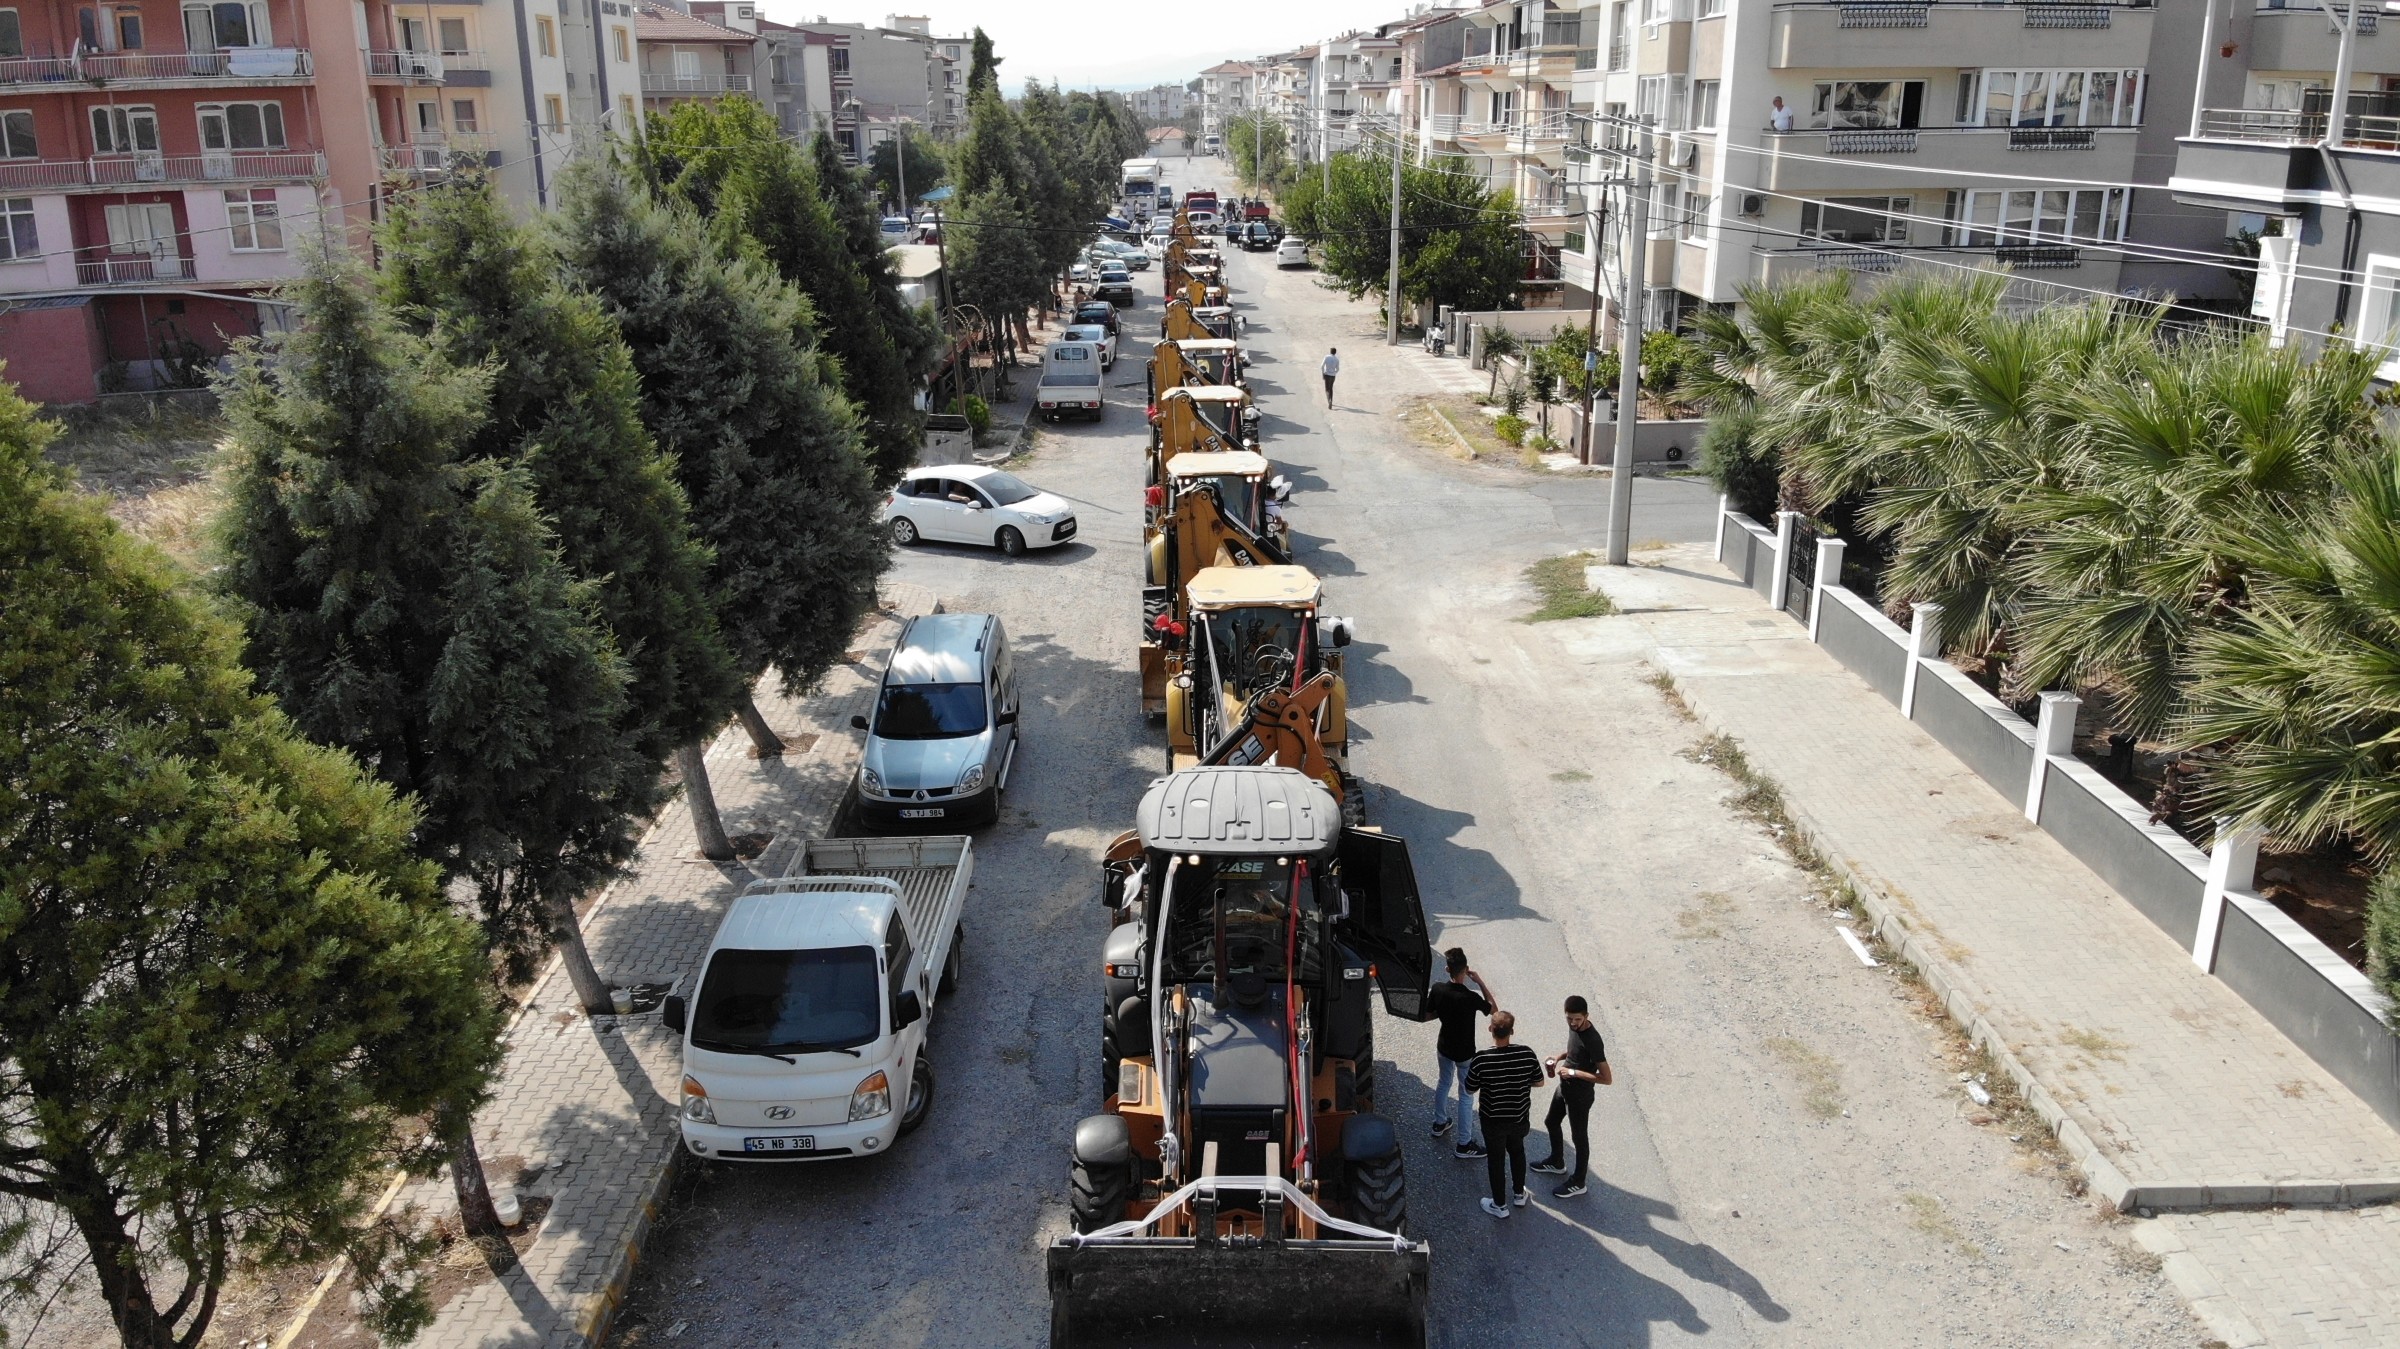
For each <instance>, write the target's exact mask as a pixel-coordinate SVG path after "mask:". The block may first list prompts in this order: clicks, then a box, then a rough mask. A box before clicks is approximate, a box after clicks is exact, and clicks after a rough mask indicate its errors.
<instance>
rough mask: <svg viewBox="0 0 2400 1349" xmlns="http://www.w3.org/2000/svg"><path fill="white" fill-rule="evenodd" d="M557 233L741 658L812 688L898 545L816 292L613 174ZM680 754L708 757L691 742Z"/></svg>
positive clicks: (561, 215)
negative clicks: (663, 466)
mask: <svg viewBox="0 0 2400 1349" xmlns="http://www.w3.org/2000/svg"><path fill="white" fill-rule="evenodd" d="M551 237H552V239H553V240H554V246H555V248H556V250H557V254H558V257H559V259H560V265H561V266H562V268H563V269H564V271H565V273H566V275H567V277H568V278H569V279H570V280H571V281H572V282H574V283H575V284H577V285H580V286H583V287H585V288H587V289H588V290H590V291H591V293H592V294H593V295H594V296H596V297H597V298H598V299H599V301H600V304H601V307H602V309H603V310H604V311H605V312H606V313H607V314H608V315H609V317H611V318H612V319H614V320H615V321H616V323H617V327H618V330H619V331H620V332H621V333H622V334H623V335H624V338H625V343H626V346H627V347H628V348H629V349H630V350H631V351H632V353H633V362H634V367H635V369H636V370H637V371H639V372H640V375H641V384H642V421H643V423H644V424H645V425H647V426H648V427H649V428H650V431H651V434H652V435H653V436H655V437H657V439H658V443H659V446H660V448H662V449H664V450H665V451H667V452H668V453H669V454H670V455H671V456H672V458H673V460H674V462H675V465H676V472H677V475H678V477H679V479H680V480H681V482H682V484H683V488H684V493H685V495H686V496H687V497H688V498H689V499H690V501H691V504H692V520H693V524H694V526H695V527H696V528H697V530H698V531H699V534H700V536H701V538H702V539H703V540H704V541H706V542H707V543H709V544H710V545H711V546H712V547H713V548H714V549H715V554H716V560H715V565H714V567H713V568H712V570H711V573H710V580H711V585H712V590H713V596H714V599H715V603H716V607H717V616H718V624H719V627H720V628H721V629H722V631H723V632H724V633H725V635H726V637H727V639H728V640H729V641H730V642H731V644H732V646H733V651H734V659H735V663H736V665H737V666H738V667H739V668H740V669H742V670H743V671H744V672H746V673H747V672H758V671H763V670H764V669H766V668H767V667H768V666H770V665H771V666H773V667H775V668H776V669H777V670H778V671H779V672H780V673H781V676H782V680H783V686H784V687H785V688H786V689H787V690H790V691H793V692H798V691H801V690H804V689H806V688H808V687H810V686H811V685H813V684H814V683H815V682H816V681H817V680H818V679H819V678H820V677H821V676H822V675H823V674H824V673H825V671H826V670H828V669H830V668H832V666H833V664H834V663H835V662H836V661H838V660H840V659H841V657H842V654H843V652H844V651H845V650H846V649H847V648H848V645H849V642H850V638H851V635H852V634H853V633H854V632H856V631H857V628H858V623H859V620H860V619H862V618H864V617H865V616H866V614H867V612H868V611H869V610H870V609H872V608H873V607H874V604H875V582H876V578H877V577H878V576H880V575H881V574H882V572H883V569H884V568H885V567H886V566H888V565H890V560H891V552H890V544H889V541H888V540H887V538H886V536H885V535H884V532H883V531H882V529H881V528H879V527H878V526H877V523H876V516H877V512H878V509H879V507H880V505H881V496H880V494H879V493H878V492H877V491H876V490H875V485H874V481H873V478H872V476H871V474H870V472H869V470H868V461H867V457H866V454H865V452H864V449H863V447H862V446H861V444H860V437H859V427H858V417H857V414H856V412H855V411H854V410H853V409H852V407H851V405H850V402H849V400H848V399H847V398H845V397H844V396H843V395H842V393H841V390H840V386H839V373H838V370H836V369H834V368H833V367H835V366H836V365H837V363H836V362H833V361H830V360H828V359H826V358H825V357H824V356H823V355H821V354H820V353H819V351H818V350H817V349H816V347H815V344H814V340H813V331H812V328H813V325H812V322H811V316H810V313H809V306H808V301H807V299H806V298H805V297H804V296H802V295H801V294H800V293H799V292H798V291H797V290H795V289H794V288H792V287H791V286H790V285H789V284H787V283H786V282H784V281H783V280H781V279H780V278H779V277H777V276H776V275H775V273H774V271H773V270H772V269H771V268H769V267H768V266H766V265H765V264H764V263H763V262H760V261H758V260H756V259H753V258H746V257H735V256H729V255H728V253H727V251H726V250H725V249H723V248H722V247H720V246H719V244H718V243H717V242H715V241H712V240H711V239H710V238H709V237H708V234H707V232H706V230H705V229H704V228H703V227H702V226H701V225H700V223H699V222H698V220H696V219H695V218H694V217H692V216H691V215H690V214H689V213H688V212H685V211H681V210H677V209H675V208H672V207H669V206H667V205H664V204H662V203H660V202H658V201H657V200H655V199H654V198H652V197H651V196H650V194H648V193H647V192H645V191H643V190H642V189H641V188H640V187H639V186H638V185H637V184H636V183H635V182H633V181H632V180H631V179H630V178H629V177H628V176H627V174H626V171H625V170H624V169H623V168H621V167H619V166H617V165H614V164H602V163H596V162H587V163H583V164H578V165H576V166H575V167H573V168H572V169H570V170H569V171H568V172H567V173H566V174H564V175H562V177H561V180H560V204H559V210H558V212H557V213H556V215H555V216H554V218H553V219H552V221H551ZM755 716H756V713H755V709H753V710H752V711H751V712H750V714H749V716H747V717H745V720H746V721H754V720H755ZM761 729H763V722H760V723H757V724H755V725H753V727H752V735H753V738H756V737H757V735H758V732H759V730H761ZM683 758H684V759H685V760H686V761H687V762H688V761H690V760H695V759H697V758H698V755H697V753H696V752H695V751H693V750H692V749H691V748H690V747H687V749H686V751H685V752H684V755H683Z"/></svg>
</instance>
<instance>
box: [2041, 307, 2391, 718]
mask: <svg viewBox="0 0 2400 1349" xmlns="http://www.w3.org/2000/svg"><path fill="white" fill-rule="evenodd" d="M2373 367H2374V360H2373V359H2372V358H2371V357H2366V356H2361V355H2359V354H2358V353H2355V352H2347V351H2340V350H2334V351H2328V352H2327V353H2326V354H2325V355H2323V356H2322V357H2319V358H2318V359H2316V360H2313V361H2311V360H2307V359H2304V358H2303V357H2302V356H2301V355H2300V354H2299V353H2298V352H2297V351H2295V350H2293V349H2290V348H2285V349H2282V350H2277V349H2274V348H2271V347H2269V346H2268V345H2267V344H2266V341H2265V339H2264V338H2263V337H2256V336H2253V337H2248V338H2234V337H2218V338H2209V339H2200V340H2194V341H2188V342H2184V343H2181V344H2178V345H2175V346H2172V347H2160V346H2157V345H2154V344H2146V345H2144V346H2143V347H2142V348H2140V349H2139V351H2138V353H2137V354H2136V355H2135V358H2134V359H2133V361H2132V362H2131V363H2130V364H2129V365H2127V366H2126V367H2124V368H2123V369H2122V370H2121V371H2119V372H2117V374H2116V377H2114V378H2108V379H2095V380H2087V381H2084V382H2082V383H2081V384H2080V385H2079V386H2077V387H2076V388H2074V389H2072V390H2070V391H2068V396H2067V397H2066V399H2065V400H2064V407H2065V410H2066V411H2067V413H2068V416H2069V422H2070V425H2071V426H2072V427H2073V428H2074V430H2073V440H2074V450H2073V453H2072V455H2071V456H2070V460H2069V462H2068V464H2067V466H2066V473H2065V475H2064V479H2065V480H2064V481H2063V482H2061V483H2060V484H2059V485H2057V486H2055V487H2053V486H2049V485H2044V486H2042V487H2041V488H2039V489H2037V490H2036V491H2035V492H2033V493H2032V494H2030V496H2029V499H2028V500H2027V502H2026V503H2025V505H2024V507H2023V509H2022V512H2021V518H2022V519H2023V521H2024V523H2025V528H2026V529H2027V531H2028V542H2029V545H2030V546H2028V547H2027V548H2025V549H2024V550H2022V552H2021V553H2020V554H2019V559H2018V572H2019V579H2020V582H2021V584H2022V586H2023V589H2024V591H2025V595H2026V598H2025V602H2024V608H2023V613H2022V617H2021V621H2020V624H2019V627H2020V641H2019V646H2020V650H2019V653H2018V659H2019V663H2020V664H2019V670H2018V674H2019V677H2020V678H2021V680H2022V681H2023V683H2024V685H2025V686H2026V687H2027V688H2054V687H2059V686H2064V685H2072V686H2074V687H2077V688H2081V689H2086V690H2099V691H2101V692H2103V693H2105V694H2106V695H2107V703H2108V707H2109V714H2110V719H2111V724H2110V729H2111V730H2112V731H2113V732H2114V733H2116V734H2117V735H2119V736H2122V737H2128V738H2135V739H2138V738H2146V737H2149V736H2151V735H2154V734H2156V733H2157V732H2158V731H2159V730H2160V729H2161V728H2162V727H2163V726H2164V725H2165V724H2166V723H2167V722H2168V720H2169V719H2170V718H2171V716H2172V715H2173V711H2174V705H2175V702H2176V699H2177V696H2178V691H2179V690H2180V688H2181V687H2182V685H2183V683H2184V680H2185V678H2186V676H2187V672H2186V670H2185V663H2186V656H2187V652H2188V651H2189V649H2190V645H2191V642H2192V639H2193V636H2194V634H2195V632H2196V631H2198V630H2199V629H2200V628H2201V627H2203V626H2206V625H2210V624H2216V623H2222V622H2223V621H2225V620H2226V619H2227V618H2228V617H2229V616H2230V615H2231V614H2233V613H2235V612H2237V611H2238V610H2240V609H2241V608H2242V607H2243V606H2244V605H2245V604H2247V603H2248V599H2249V577H2248V568H2247V564H2246V563H2245V562H2244V560H2243V556H2242V554H2243V552H2244V549H2245V547H2246V546H2247V543H2248V541H2250V540H2254V539H2255V538H2256V537H2257V536H2258V531H2259V530H2260V529H2261V528H2263V527H2265V526H2267V525H2270V524H2276V523H2280V524H2284V525H2288V524H2290V523H2292V522H2294V521H2297V520H2300V519H2302V518H2304V517H2305V516H2307V515H2309V514H2312V513H2314V512H2315V511H2317V510H2318V509H2319V508H2320V506H2321V503H2322V502H2324V501H2325V500H2326V499H2327V498H2328V497H2329V496H2330V495H2331V494H2332V492H2333V489H2334V482H2335V477H2336V475H2337V474H2338V472H2339V471H2340V470H2341V469H2342V468H2343V467H2344V466H2346V465H2350V464H2354V463H2356V462H2357V461H2358V460H2359V458H2360V457H2361V456H2362V455H2364V454H2367V453H2369V452H2370V449H2371V446H2372V445H2373V441H2374V435H2375V425H2374V422H2375V415H2376V411H2375V408H2374V405H2373V404H2372V403H2370V402H2369V401H2368V397H2367V395H2368V393H2369V392H2370V390H2371V389H2372V387H2373V373H2374V371H2373Z"/></svg>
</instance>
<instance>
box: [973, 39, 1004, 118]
mask: <svg viewBox="0 0 2400 1349" xmlns="http://www.w3.org/2000/svg"><path fill="white" fill-rule="evenodd" d="M969 53H970V58H971V59H970V60H969V61H968V64H967V99H968V101H969V102H973V101H974V99H975V98H976V96H977V95H979V94H984V93H993V94H997V93H998V92H999V91H1000V58H999V57H997V56H994V55H993V54H992V39H991V38H990V36H989V35H987V34H986V33H985V32H984V31H983V27H982V25H980V24H978V25H977V26H976V28H975V39H974V41H973V43H972V44H971V45H970V49H969Z"/></svg>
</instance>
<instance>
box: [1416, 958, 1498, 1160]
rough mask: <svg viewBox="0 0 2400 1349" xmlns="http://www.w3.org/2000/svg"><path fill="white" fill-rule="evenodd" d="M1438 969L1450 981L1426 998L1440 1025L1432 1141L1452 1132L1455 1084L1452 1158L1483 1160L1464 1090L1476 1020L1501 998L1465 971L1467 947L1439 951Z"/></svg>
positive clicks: (1470, 1104) (1493, 1009) (1471, 1106)
mask: <svg viewBox="0 0 2400 1349" xmlns="http://www.w3.org/2000/svg"><path fill="white" fill-rule="evenodd" d="M1442 964H1443V967H1444V968H1446V969H1448V970H1449V971H1450V978H1449V979H1448V980H1447V981H1445V982H1443V983H1439V984H1435V985H1434V986H1433V991H1432V992H1431V993H1429V994H1427V995H1426V997H1425V1010H1426V1011H1428V1012H1431V1013H1432V1014H1433V1016H1434V1019H1435V1020H1437V1021H1439V1022H1441V1024H1442V1031H1441V1035H1440V1037H1439V1038H1438V1039H1436V1040H1435V1041H1434V1049H1433V1056H1434V1059H1435V1062H1436V1063H1437V1065H1438V1066H1439V1068H1440V1070H1441V1075H1440V1077H1439V1078H1438V1079H1437V1080H1438V1081H1439V1082H1440V1085H1439V1086H1437V1087H1435V1088H1434V1091H1433V1136H1434V1137H1436V1138H1440V1137H1442V1136H1443V1135H1445V1134H1448V1133H1449V1132H1450V1088H1451V1087H1452V1085H1453V1084H1455V1085H1456V1086H1457V1088H1458V1121H1459V1126H1458V1145H1457V1148H1456V1151H1455V1153H1454V1155H1456V1156H1460V1157H1481V1156H1482V1155H1483V1151H1484V1149H1483V1143H1482V1141H1481V1140H1480V1139H1478V1138H1477V1137H1476V1134H1475V1104H1474V1101H1473V1100H1472V1098H1471V1097H1470V1095H1469V1093H1468V1091H1467V1061H1468V1060H1470V1059H1472V1058H1474V1057H1475V1018H1476V1017H1477V1016H1488V1015H1490V1014H1491V1013H1493V1012H1496V1011H1498V1010H1500V999H1499V998H1498V996H1496V995H1495V994H1494V993H1493V992H1492V988H1491V985H1489V984H1487V983H1485V982H1484V981H1483V976H1482V975H1480V974H1477V973H1476V972H1475V971H1474V970H1472V969H1469V968H1468V967H1467V953H1466V950H1465V948H1463V947H1457V946H1453V947H1451V948H1450V949H1449V950H1448V951H1445V952H1443V953H1442Z"/></svg>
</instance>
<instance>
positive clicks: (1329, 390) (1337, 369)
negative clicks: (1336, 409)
mask: <svg viewBox="0 0 2400 1349" xmlns="http://www.w3.org/2000/svg"><path fill="white" fill-rule="evenodd" d="M1317 371H1318V373H1320V374H1322V375H1324V376H1325V407H1326V409H1327V410H1328V411H1330V410H1331V409H1332V407H1333V377H1334V376H1335V375H1338V374H1340V373H1342V352H1341V348H1339V347H1327V348H1325V360H1324V361H1323V362H1322V363H1321V364H1319V365H1318V366H1317Z"/></svg>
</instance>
